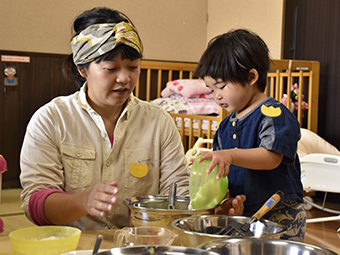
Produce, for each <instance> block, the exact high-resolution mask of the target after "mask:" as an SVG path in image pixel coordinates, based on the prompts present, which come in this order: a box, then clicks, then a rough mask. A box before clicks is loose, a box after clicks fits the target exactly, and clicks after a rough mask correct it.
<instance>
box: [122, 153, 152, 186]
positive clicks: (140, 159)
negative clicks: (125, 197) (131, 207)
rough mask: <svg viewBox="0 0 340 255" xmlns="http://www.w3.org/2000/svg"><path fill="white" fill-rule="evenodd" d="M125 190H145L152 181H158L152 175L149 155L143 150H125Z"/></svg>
mask: <svg viewBox="0 0 340 255" xmlns="http://www.w3.org/2000/svg"><path fill="white" fill-rule="evenodd" d="M124 159H125V176H126V178H125V185H124V186H125V188H128V189H133V190H147V189H149V188H150V187H151V186H152V184H153V183H152V182H153V180H156V178H157V181H158V180H159V176H158V175H157V174H156V173H154V166H153V163H152V162H153V161H152V156H151V153H149V152H148V151H146V150H144V149H125V150H124Z"/></svg>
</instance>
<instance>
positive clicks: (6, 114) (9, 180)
mask: <svg viewBox="0 0 340 255" xmlns="http://www.w3.org/2000/svg"><path fill="white" fill-rule="evenodd" d="M0 55H1V56H5V57H6V56H24V57H29V62H17V61H18V60H15V58H14V60H13V61H7V60H3V59H4V57H3V58H2V60H1V62H0V64H1V72H0V154H2V155H3V156H4V157H5V158H6V160H7V164H8V171H7V172H6V173H4V174H3V188H14V187H20V182H19V175H20V167H19V156H20V150H21V145H22V141H23V137H24V135H25V130H26V126H27V124H28V122H29V120H30V118H31V116H32V114H33V113H34V112H35V111H36V110H37V109H38V108H39V107H40V106H42V105H44V104H45V103H47V102H48V101H50V100H51V99H52V98H54V97H56V96H59V95H67V94H70V93H73V92H74V91H76V90H77V88H76V86H75V85H74V84H70V83H67V82H66V81H65V80H64V78H63V76H62V63H63V61H64V60H65V59H66V57H67V56H65V55H51V54H40V53H32V54H30V53H23V52H8V51H1V50H0ZM5 59H6V58H5ZM26 60H27V58H26ZM10 67H13V70H15V72H16V74H15V79H16V82H15V83H16V84H15V83H14V84H11V83H9V82H6V79H8V75H6V74H5V69H6V68H7V70H8V68H10Z"/></svg>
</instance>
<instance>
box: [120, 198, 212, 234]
mask: <svg viewBox="0 0 340 255" xmlns="http://www.w3.org/2000/svg"><path fill="white" fill-rule="evenodd" d="M168 201H169V196H161V195H158V196H143V197H132V198H130V199H126V200H124V202H123V203H124V204H125V205H126V206H127V207H128V208H129V216H130V224H131V226H133V227H138V226H160V227H167V228H171V227H170V223H171V222H172V221H174V220H176V219H179V218H183V217H188V216H192V215H203V214H212V213H213V211H214V209H204V210H189V209H188V206H189V203H190V198H189V197H187V196H176V199H175V208H174V209H168Z"/></svg>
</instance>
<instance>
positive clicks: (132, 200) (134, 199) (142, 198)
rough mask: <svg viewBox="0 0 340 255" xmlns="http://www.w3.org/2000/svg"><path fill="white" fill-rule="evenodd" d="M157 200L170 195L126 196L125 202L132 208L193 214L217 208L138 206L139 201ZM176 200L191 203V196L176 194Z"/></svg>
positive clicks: (165, 198) (166, 199)
mask: <svg viewBox="0 0 340 255" xmlns="http://www.w3.org/2000/svg"><path fill="white" fill-rule="evenodd" d="M157 200H165V201H168V200H169V196H167V195H147V196H138V197H131V198H126V199H124V200H123V204H124V205H126V206H127V207H129V208H130V209H134V210H143V211H144V210H146V209H147V210H149V211H150V212H166V213H169V212H170V213H172V212H173V213H174V214H178V213H179V212H181V213H184V214H188V215H191V214H192V213H200V212H201V213H204V212H210V213H212V212H213V210H214V209H215V208H208V209H187V210H184V209H163V208H149V207H144V206H136V204H137V203H140V202H145V201H157ZM176 201H180V202H188V203H190V197H189V196H176Z"/></svg>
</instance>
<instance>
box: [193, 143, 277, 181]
mask: <svg viewBox="0 0 340 255" xmlns="http://www.w3.org/2000/svg"><path fill="white" fill-rule="evenodd" d="M200 154H202V155H203V156H202V157H201V158H199V159H198V162H201V161H203V160H207V159H210V160H211V163H210V165H209V167H208V169H207V173H210V172H211V171H212V169H213V168H214V167H215V166H216V165H217V166H218V174H217V176H216V179H220V178H221V176H222V174H223V177H226V176H227V175H228V173H229V166H230V165H231V164H233V165H236V166H240V167H245V168H249V169H253V170H272V169H274V168H276V167H278V166H279V165H280V163H281V161H282V159H283V155H282V154H280V153H277V152H273V151H269V150H267V149H265V148H254V149H229V150H218V151H202V152H200Z"/></svg>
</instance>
